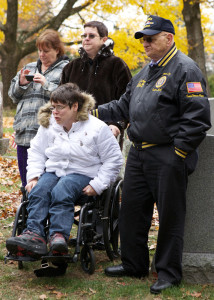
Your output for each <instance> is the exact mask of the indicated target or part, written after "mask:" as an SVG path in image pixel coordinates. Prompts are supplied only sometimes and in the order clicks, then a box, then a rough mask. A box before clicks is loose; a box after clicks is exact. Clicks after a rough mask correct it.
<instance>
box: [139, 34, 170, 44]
mask: <svg viewBox="0 0 214 300" xmlns="http://www.w3.org/2000/svg"><path fill="white" fill-rule="evenodd" d="M165 35H167V33H165V34H161V35H159V36H156V37H155V36H147V37H145V36H144V37H142V38H140V42H141V44H143V43H144V42H147V43H152V42H154V41H156V40H157V39H158V37H161V36H165Z"/></svg>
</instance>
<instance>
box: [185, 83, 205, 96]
mask: <svg viewBox="0 0 214 300" xmlns="http://www.w3.org/2000/svg"><path fill="white" fill-rule="evenodd" d="M187 91H188V93H195V92H203V89H202V86H201V83H200V82H187Z"/></svg>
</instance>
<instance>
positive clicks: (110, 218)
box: [5, 178, 123, 277]
mask: <svg viewBox="0 0 214 300" xmlns="http://www.w3.org/2000/svg"><path fill="white" fill-rule="evenodd" d="M122 185H123V180H122V179H121V178H118V179H117V180H116V182H115V183H113V184H112V185H111V186H110V187H109V188H108V189H107V190H105V191H104V192H103V193H102V194H101V195H100V196H96V197H86V196H84V197H81V198H80V199H79V201H78V203H77V205H78V206H76V209H75V213H74V224H73V226H74V225H76V226H77V234H76V237H75V238H70V239H69V241H68V246H70V247H71V248H74V251H73V254H72V255H71V254H68V255H63V256H56V255H54V256H53V255H47V256H42V257H41V258H38V259H35V258H32V257H30V256H14V255H12V254H11V253H10V252H8V253H7V255H6V256H5V263H6V262H7V260H14V261H18V268H19V269H22V268H23V262H26V261H36V260H41V268H40V269H37V270H34V273H35V275H36V276H37V277H42V276H59V275H63V274H65V272H66V269H67V267H68V264H69V263H76V262H77V261H78V260H80V262H81V267H82V269H83V271H84V272H86V273H88V274H93V273H94V271H95V254H94V250H105V251H106V254H107V256H108V257H109V259H110V260H114V259H117V258H119V257H120V235H119V227H118V219H119V211H120V206H121V191H122ZM22 192H23V196H22V200H21V204H20V205H19V207H18V209H17V212H16V216H15V221H14V225H13V231H12V237H14V236H16V235H20V234H21V233H22V232H23V230H24V229H25V228H26V221H27V217H28V216H27V205H28V202H29V201H28V198H27V195H26V193H25V191H24V189H23V190H22ZM48 228H49V220H48V219H47V224H46V228H45V231H46V234H47V235H48ZM50 264H52V265H53V266H54V267H52V266H50Z"/></svg>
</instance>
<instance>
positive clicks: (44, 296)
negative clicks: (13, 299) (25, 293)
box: [39, 294, 48, 300]
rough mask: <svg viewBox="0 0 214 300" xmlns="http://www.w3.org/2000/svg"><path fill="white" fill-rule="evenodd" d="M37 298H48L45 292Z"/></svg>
mask: <svg viewBox="0 0 214 300" xmlns="http://www.w3.org/2000/svg"><path fill="white" fill-rule="evenodd" d="M39 299H41V300H44V299H48V297H47V296H46V295H45V294H43V295H40V296H39Z"/></svg>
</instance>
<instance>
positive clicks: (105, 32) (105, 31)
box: [84, 21, 108, 37]
mask: <svg viewBox="0 0 214 300" xmlns="http://www.w3.org/2000/svg"><path fill="white" fill-rule="evenodd" d="M85 27H95V28H97V31H98V33H99V35H100V37H105V36H108V28H107V27H106V25H105V24H104V23H102V22H99V21H91V22H88V23H85V25H84V28H85Z"/></svg>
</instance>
